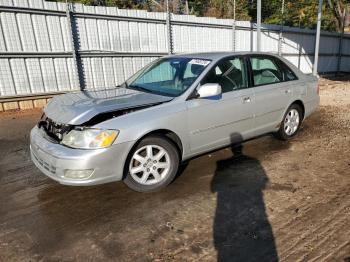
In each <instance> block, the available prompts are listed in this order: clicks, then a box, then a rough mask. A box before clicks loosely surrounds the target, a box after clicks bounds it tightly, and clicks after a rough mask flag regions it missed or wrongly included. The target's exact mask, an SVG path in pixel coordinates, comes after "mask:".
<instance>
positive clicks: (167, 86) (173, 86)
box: [126, 57, 211, 96]
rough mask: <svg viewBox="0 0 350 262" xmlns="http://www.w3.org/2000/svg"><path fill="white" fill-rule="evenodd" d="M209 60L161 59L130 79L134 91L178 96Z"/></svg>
mask: <svg viewBox="0 0 350 262" xmlns="http://www.w3.org/2000/svg"><path fill="white" fill-rule="evenodd" d="M210 62H211V60H207V59H193V58H186V57H172V58H162V59H159V60H157V61H156V62H154V63H152V64H151V65H149V66H148V67H146V68H144V69H143V70H141V71H140V72H139V73H137V74H136V75H134V76H133V77H131V78H130V79H129V80H128V81H127V82H126V83H127V86H128V87H130V88H134V89H140V90H144V91H147V92H151V93H157V94H161V95H167V96H179V95H181V94H182V93H183V92H184V91H186V89H187V88H189V87H190V86H191V85H192V83H193V82H194V81H195V80H196V79H197V78H198V76H199V75H200V74H201V73H202V72H203V70H204V69H205V68H206V67H207V66H208V65H209V64H210Z"/></svg>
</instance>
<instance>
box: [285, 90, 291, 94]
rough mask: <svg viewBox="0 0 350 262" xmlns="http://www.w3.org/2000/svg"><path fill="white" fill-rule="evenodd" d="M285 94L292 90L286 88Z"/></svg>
mask: <svg viewBox="0 0 350 262" xmlns="http://www.w3.org/2000/svg"><path fill="white" fill-rule="evenodd" d="M284 92H285V93H286V94H290V92H292V91H290V89H287V90H286V91H284Z"/></svg>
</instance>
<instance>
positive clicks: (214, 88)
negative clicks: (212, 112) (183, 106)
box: [197, 83, 222, 98]
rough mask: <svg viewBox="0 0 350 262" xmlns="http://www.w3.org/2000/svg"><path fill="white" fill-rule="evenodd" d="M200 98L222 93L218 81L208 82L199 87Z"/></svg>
mask: <svg viewBox="0 0 350 262" xmlns="http://www.w3.org/2000/svg"><path fill="white" fill-rule="evenodd" d="M197 94H198V95H199V98H213V97H215V96H219V95H221V94H222V91H221V86H220V85H219V84H217V83H207V84H204V85H202V86H200V87H199V88H198V89H197Z"/></svg>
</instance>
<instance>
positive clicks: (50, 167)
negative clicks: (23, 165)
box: [32, 151, 56, 175]
mask: <svg viewBox="0 0 350 262" xmlns="http://www.w3.org/2000/svg"><path fill="white" fill-rule="evenodd" d="M32 154H33V157H34V158H35V160H36V162H37V163H38V164H39V165H41V166H42V167H43V168H45V169H46V170H47V171H49V172H50V173H51V174H53V175H54V174H56V167H54V166H53V165H51V164H50V163H48V162H46V161H44V160H43V159H41V158H40V157H39V156H37V155H36V154H35V153H34V152H33V151H32Z"/></svg>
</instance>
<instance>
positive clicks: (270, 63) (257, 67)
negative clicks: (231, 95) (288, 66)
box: [250, 57, 283, 86]
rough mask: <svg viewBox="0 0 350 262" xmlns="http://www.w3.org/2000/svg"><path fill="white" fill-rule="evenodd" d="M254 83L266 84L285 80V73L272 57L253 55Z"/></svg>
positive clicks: (256, 84) (251, 60)
mask: <svg viewBox="0 0 350 262" xmlns="http://www.w3.org/2000/svg"><path fill="white" fill-rule="evenodd" d="M250 63H251V66H252V71H253V79H254V85H255V86H258V85H266V84H273V83H279V82H282V81H283V73H282V72H281V70H280V69H279V67H278V66H277V64H276V63H275V61H274V59H272V58H270V57H251V58H250Z"/></svg>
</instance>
